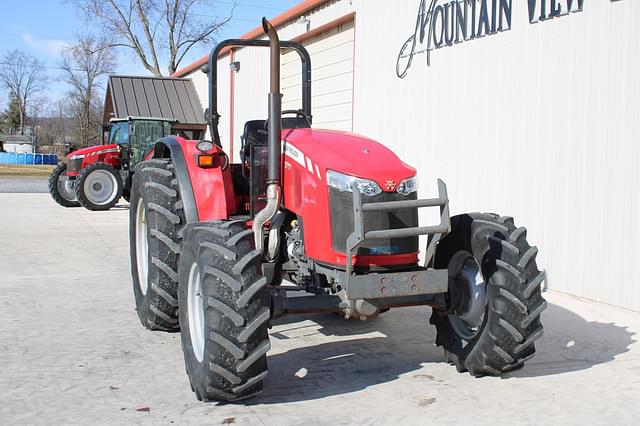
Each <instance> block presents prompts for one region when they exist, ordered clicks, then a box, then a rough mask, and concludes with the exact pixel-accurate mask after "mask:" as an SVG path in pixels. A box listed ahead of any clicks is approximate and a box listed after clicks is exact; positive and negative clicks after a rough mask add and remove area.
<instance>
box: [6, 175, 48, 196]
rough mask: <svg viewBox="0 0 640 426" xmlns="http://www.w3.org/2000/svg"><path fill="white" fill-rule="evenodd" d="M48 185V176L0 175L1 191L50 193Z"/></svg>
mask: <svg viewBox="0 0 640 426" xmlns="http://www.w3.org/2000/svg"><path fill="white" fill-rule="evenodd" d="M47 185H48V179H47V178H46V177H9V176H0V193H38V192H46V193H48V192H49V188H48V187H47Z"/></svg>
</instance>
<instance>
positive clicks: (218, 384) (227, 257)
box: [178, 222, 270, 401]
mask: <svg viewBox="0 0 640 426" xmlns="http://www.w3.org/2000/svg"><path fill="white" fill-rule="evenodd" d="M261 259H262V255H261V254H260V253H259V252H257V251H256V250H255V249H254V243H253V232H252V231H251V230H250V229H249V230H248V229H247V228H246V226H245V225H244V223H242V222H215V223H197V224H193V225H189V226H187V228H186V229H185V234H184V242H183V249H182V253H181V255H180V267H179V281H180V287H179V293H178V301H179V303H180V309H179V312H180V328H181V338H182V339H181V340H182V351H183V352H184V359H185V365H186V369H187V374H188V375H189V381H190V382H191V388H192V389H193V391H194V392H195V394H196V397H197V398H198V399H199V400H200V401H214V400H217V401H238V400H242V399H246V398H250V397H252V396H255V395H257V394H258V393H260V392H261V391H262V382H263V380H264V378H265V377H266V375H267V357H266V353H267V351H268V350H269V349H270V343H269V335H268V333H267V327H268V322H269V319H270V309H269V306H270V301H269V297H270V296H269V292H268V289H267V287H266V284H267V280H266V278H265V277H264V276H262V274H261V273H260V271H259V264H260V260H261Z"/></svg>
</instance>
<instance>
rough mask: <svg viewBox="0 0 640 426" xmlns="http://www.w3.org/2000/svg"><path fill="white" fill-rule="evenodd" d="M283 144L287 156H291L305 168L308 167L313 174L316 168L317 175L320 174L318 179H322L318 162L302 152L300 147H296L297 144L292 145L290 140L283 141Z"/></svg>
mask: <svg viewBox="0 0 640 426" xmlns="http://www.w3.org/2000/svg"><path fill="white" fill-rule="evenodd" d="M282 145H283V147H284V155H285V157H289V158H291V159H292V160H293V161H295V162H296V163H298V164H300V166H302V167H303V168H305V167H306V168H307V169H308V170H309V172H310V173H311V174H313V172H314V168H315V172H316V175H317V176H318V179H322V177H321V175H320V168H319V167H318V165H317V164H314V163H313V161H311V158H309V157H308V156H305V155H304V154H303V153H302V151H300V150H299V149H298V148H296V147H295V146H293V145H291V144H290V143H288V142H285V141H282Z"/></svg>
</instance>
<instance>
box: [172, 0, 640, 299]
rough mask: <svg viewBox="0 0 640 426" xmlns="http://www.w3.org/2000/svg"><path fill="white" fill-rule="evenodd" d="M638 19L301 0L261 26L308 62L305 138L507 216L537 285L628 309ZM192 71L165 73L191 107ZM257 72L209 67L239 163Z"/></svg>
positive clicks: (200, 86) (254, 64)
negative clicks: (364, 141)
mask: <svg viewBox="0 0 640 426" xmlns="http://www.w3.org/2000/svg"><path fill="white" fill-rule="evenodd" d="M639 21H640V3H639V2H638V1H635V0H617V1H614V0H611V1H609V0H599V1H590V2H586V1H581V0H529V1H526V2H525V1H512V0H498V1H489V0H453V1H451V0H450V1H440V0H402V1H393V2H392V1H387V0H337V1H336V0H306V1H303V2H301V3H300V4H298V5H297V6H295V7H294V8H292V9H291V10H289V11H287V12H285V13H283V14H281V15H280V16H277V17H275V18H274V19H273V22H274V24H275V25H276V26H277V28H278V30H279V32H280V36H281V38H282V39H293V40H297V41H300V42H303V43H304V44H305V45H306V46H307V48H308V49H309V51H310V53H311V58H312V69H313V71H312V76H313V102H312V103H313V112H314V127H324V128H331V129H338V130H348V131H354V132H357V133H361V134H364V135H367V136H370V137H372V138H374V139H377V140H378V141H380V142H382V143H384V144H386V145H387V146H389V147H390V148H392V149H393V150H394V151H396V152H397V153H398V154H399V156H400V157H401V158H403V159H404V160H405V161H406V162H408V163H410V164H412V165H413V166H415V167H416V168H417V169H418V176H419V179H420V186H421V189H420V191H421V194H420V195H421V196H428V195H433V194H434V193H435V190H436V188H435V180H436V178H438V177H440V178H442V179H444V180H445V181H446V182H447V184H448V187H449V194H450V197H451V207H452V210H453V212H454V213H455V212H463V211H469V210H482V211H495V212H498V213H501V214H508V215H511V216H514V217H515V218H516V223H517V224H521V225H525V226H527V228H528V229H529V240H530V241H532V242H533V243H535V244H537V245H538V246H539V247H540V255H539V257H538V262H539V264H540V266H541V267H542V268H544V269H546V271H547V276H548V279H547V285H548V287H549V288H550V289H553V290H555V291H560V292H565V293H570V294H574V295H577V296H581V297H585V298H589V299H594V300H598V301H602V302H606V303H611V304H614V305H618V306H623V307H627V308H630V309H633V310H640V282H638V279H637V278H636V274H635V273H634V266H633V265H634V261H635V259H637V258H639V257H640V249H639V245H638V241H639V240H640V219H638V218H640V195H639V193H638V191H637V189H636V188H635V183H636V182H638V181H640V168H638V166H637V165H636V164H637V162H638V159H639V158H640V157H639V154H640V143H639V142H640V112H639V111H640V79H639V78H638V75H640V26H638V25H637V23H638V22H639ZM256 24H258V23H256ZM243 37H245V38H255V37H262V34H261V30H260V28H256V29H255V30H253V31H251V32H249V33H247V34H245V35H244V36H243ZM294 60H295V59H294V58H293V56H292V55H291V57H290V56H289V55H286V57H285V58H284V59H283V64H282V69H283V70H282V87H283V93H284V104H283V105H284V107H285V108H289V107H293V106H295V105H296V102H297V101H298V99H297V98H296V96H297V94H298V93H299V91H298V90H296V87H295V86H296V84H298V81H299V77H297V76H295V73H296V72H297V70H298V69H299V68H298V67H296V66H295V65H294V64H293V61H294ZM204 62H205V61H204V58H203V60H201V61H198V62H196V63H194V64H192V65H190V66H188V67H186V68H185V69H183V70H180V71H178V72H177V73H176V75H175V76H176V77H186V76H188V77H190V78H191V79H192V80H193V81H194V84H195V87H196V90H197V91H198V93H199V97H200V99H202V100H206V99H207V96H208V95H207V83H206V75H205V74H203V73H201V72H199V71H198V70H199V68H200V67H201V66H202V65H203V64H204ZM267 63H268V52H266V51H261V50H259V49H241V50H232V51H227V52H226V53H225V54H224V55H223V56H222V57H220V58H219V61H218V75H219V87H221V88H225V90H226V91H227V93H228V94H231V93H233V94H234V97H233V98H234V101H233V102H230V101H229V99H230V97H229V96H225V97H222V98H221V99H219V106H220V108H219V110H220V111H221V114H222V115H223V117H222V119H221V137H222V139H223V141H224V143H225V145H226V149H227V150H228V151H229V152H231V153H234V155H235V156H236V158H238V157H237V155H238V149H239V144H240V141H239V138H240V134H241V129H242V126H243V124H244V122H245V121H246V120H249V119H254V118H264V117H266V115H267V97H266V93H267V92H268V73H267V70H268V67H267ZM220 90H222V89H220ZM256 93H263V94H264V97H259V98H256V96H255V94H256ZM225 111H226V114H225ZM232 155H233V154H232ZM422 219H423V220H428V217H425V218H422Z"/></svg>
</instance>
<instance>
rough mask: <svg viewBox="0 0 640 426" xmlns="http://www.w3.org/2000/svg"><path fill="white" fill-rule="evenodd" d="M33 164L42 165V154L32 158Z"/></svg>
mask: <svg viewBox="0 0 640 426" xmlns="http://www.w3.org/2000/svg"><path fill="white" fill-rule="evenodd" d="M33 164H42V154H35V155H34V156H33Z"/></svg>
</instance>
